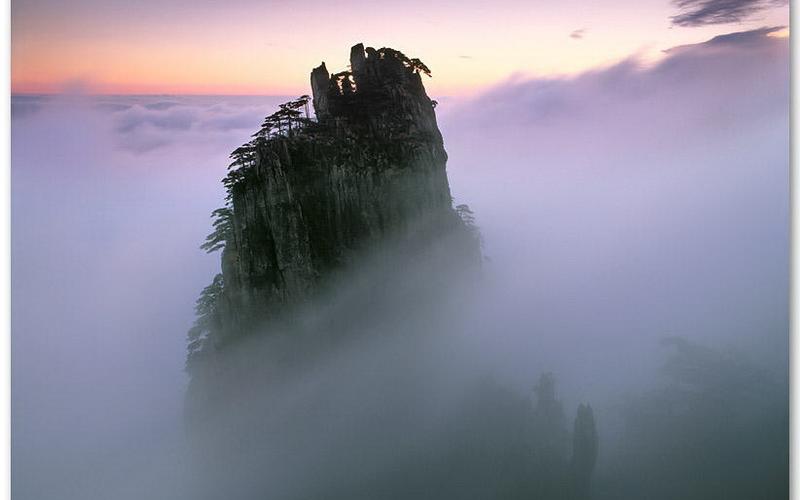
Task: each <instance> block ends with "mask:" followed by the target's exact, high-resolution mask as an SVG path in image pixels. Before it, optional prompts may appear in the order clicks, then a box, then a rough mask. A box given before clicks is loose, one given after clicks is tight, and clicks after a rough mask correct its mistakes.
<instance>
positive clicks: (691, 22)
mask: <svg viewBox="0 0 800 500" xmlns="http://www.w3.org/2000/svg"><path fill="white" fill-rule="evenodd" d="M672 3H673V4H674V5H675V6H676V7H677V8H678V10H679V11H680V13H679V14H676V15H674V16H672V24H674V25H675V26H684V27H689V26H705V25H708V24H727V23H738V22H742V21H744V20H745V19H747V18H749V17H750V16H752V15H753V14H756V13H758V12H761V11H763V10H766V9H769V8H772V7H779V6H781V5H786V3H787V0H673V2H672Z"/></svg>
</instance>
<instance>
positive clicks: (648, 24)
mask: <svg viewBox="0 0 800 500" xmlns="http://www.w3.org/2000/svg"><path fill="white" fill-rule="evenodd" d="M737 2H738V3H737ZM737 2H726V3H725V5H726V6H728V5H730V4H731V3H733V4H735V5H736V8H737V9H739V10H737V11H736V12H733V13H731V12H722V13H720V12H717V11H714V10H713V9H714V8H716V4H717V3H720V4H721V2H719V0H690V1H689V3H695V4H697V5H699V7H701V8H703V9H706V10H705V11H703V13H702V14H703V15H704V16H706V17H704V18H703V19H701V20H700V21H699V22H696V21H697V20H696V19H695V18H689V19H688V21H687V20H686V19H684V20H683V21H681V22H676V21H675V19H674V16H676V15H678V14H679V13H680V11H679V10H678V8H677V7H676V6H675V5H674V4H673V3H670V1H669V0H603V1H595V2H587V1H585V0H581V1H579V0H559V1H557V2H556V1H541V0H524V1H523V0H509V1H503V2H494V1H484V0H459V1H453V0H444V1H436V2H431V1H423V0H405V1H402V2H392V1H375V0H347V1H331V0H328V1H320V0H305V1H288V0H272V1H270V0H234V1H215V0H194V1H191V0H158V1H155V0H139V1H135V2H132V1H129V0H72V1H69V2H64V1H61V0H13V1H12V13H11V24H12V27H11V28H12V29H11V32H12V42H11V46H12V64H11V84H12V91H13V92H15V93H51V92H75V91H80V92H91V93H134V94H149V93H180V94H298V93H304V92H307V87H308V74H309V71H310V69H311V68H312V67H313V66H315V65H317V64H319V62H320V61H322V60H324V61H326V62H327V64H328V67H329V69H331V70H335V69H338V68H341V69H344V68H345V66H346V64H347V54H348V49H349V47H350V46H351V45H353V44H354V43H357V42H364V43H365V44H366V45H373V46H376V47H378V46H390V47H394V48H398V49H400V50H402V51H403V52H405V53H406V54H408V55H409V56H411V57H419V58H421V59H422V60H423V61H425V62H426V64H427V65H428V66H429V67H430V68H431V69H432V70H433V75H434V78H433V79H432V80H431V81H430V82H426V85H427V86H428V88H429V90H430V91H431V94H433V95H444V94H448V95H451V94H452V95H463V94H470V93H472V92H475V91H477V90H480V89H482V88H485V87H486V86H488V85H490V84H492V83H494V82H497V81H498V80H502V79H506V78H509V77H512V76H514V75H526V76H539V77H541V76H548V75H564V74H571V73H576V72H578V71H581V70H586V69H588V68H592V67H596V66H602V65H608V64H611V63H613V62H616V61H619V60H622V59H624V58H626V57H629V56H631V55H638V56H640V57H641V58H642V59H644V60H652V59H655V58H658V57H660V56H661V54H662V53H663V52H662V51H663V50H665V49H668V48H670V47H673V46H676V45H683V44H690V43H697V42H701V41H704V40H707V39H709V38H711V37H713V36H715V35H718V34H722V33H728V32H731V31H742V30H746V29H753V28H757V27H761V26H783V25H788V23H789V8H788V6H787V5H786V4H782V2H781V1H780V0H777V1H775V0H737ZM726 16H727V17H726ZM731 20H732V21H733V22H730V21H731ZM707 22H713V24H706V23H707ZM692 24H697V25H692Z"/></svg>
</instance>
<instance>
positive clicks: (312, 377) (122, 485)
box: [12, 30, 789, 499]
mask: <svg viewBox="0 0 800 500" xmlns="http://www.w3.org/2000/svg"><path fill="white" fill-rule="evenodd" d="M788 68H789V66H788V41H787V39H780V38H774V37H772V36H770V32H769V30H761V31H756V32H747V33H740V34H732V35H729V36H726V37H721V38H718V39H715V40H712V41H709V42H707V43H704V44H698V45H693V46H688V47H682V48H678V49H674V50H673V51H670V52H668V53H667V54H666V55H665V58H664V59H663V60H661V61H660V62H657V63H655V64H653V63H650V64H645V63H644V62H641V61H638V60H636V59H635V58H634V59H631V60H629V61H625V62H622V63H620V64H618V65H614V66H610V67H608V68H602V69H598V70H596V71H593V72H589V73H586V74H582V75H578V76H575V77H570V78H563V79H524V78H517V79H514V80H511V81H509V82H504V83H501V84H499V85H498V86H497V87H496V88H495V89H493V90H491V91H490V92H488V93H487V94H486V95H484V96H482V97H479V98H477V99H476V100H473V101H469V102H461V101H458V100H445V99H442V100H441V102H442V104H441V105H440V106H439V107H437V109H436V111H437V113H438V114H439V117H440V122H441V125H442V131H443V135H444V139H445V147H446V149H447V153H448V155H449V161H448V175H449V179H450V183H451V188H452V192H453V195H454V197H455V199H456V203H468V204H469V205H470V207H471V208H472V210H473V212H474V213H475V216H476V223H477V225H478V226H479V228H480V231H481V234H482V238H483V246H484V253H485V254H486V256H487V257H488V260H487V261H486V262H484V263H483V264H482V266H481V276H482V277H481V278H480V279H477V280H474V279H473V278H474V277H472V276H470V278H469V280H466V279H465V277H464V276H463V275H462V274H461V273H460V272H459V271H458V270H454V269H450V270H448V271H447V272H444V271H443V270H444V269H447V266H446V263H447V259H446V256H445V257H442V258H443V259H444V263H445V265H443V266H439V265H438V264H436V262H439V261H437V260H436V259H433V260H429V259H427V258H424V257H414V258H409V259H407V260H397V257H396V256H394V257H390V256H389V255H390V254H387V253H381V252H376V253H375V254H372V255H370V254H365V255H363V258H362V259H361V260H360V262H361V264H362V267H361V269H360V271H358V272H354V273H353V274H349V273H348V274H347V275H346V276H343V277H342V279H341V280H340V281H337V282H336V283H335V284H334V285H332V288H331V289H330V290H329V291H328V292H327V293H326V294H325V295H324V297H325V298H327V300H323V301H322V302H317V303H315V304H314V306H313V309H307V310H305V311H302V312H301V313H300V314H299V315H298V318H300V319H299V320H298V324H293V325H289V326H287V327H286V329H285V330H284V331H283V332H281V331H277V332H276V333H275V334H274V335H272V336H271V337H270V338H268V339H264V340H263V341H260V342H254V343H252V344H251V343H246V344H243V346H242V347H241V349H239V350H237V351H236V353H232V354H231V357H232V358H231V360H232V362H231V365H232V366H240V367H242V370H243V371H242V372H241V373H246V372H247V370H248V369H251V368H252V369H253V371H252V372H250V373H251V374H254V373H255V374H257V373H260V372H259V370H261V369H265V368H264V366H279V367H280V366H283V367H286V366H288V367H290V369H284V368H279V369H276V371H278V372H279V373H278V374H277V375H278V376H276V374H275V373H269V376H270V380H274V382H272V383H270V384H268V385H267V384H261V383H260V382H259V379H258V378H257V377H252V378H251V379H248V380H240V382H239V385H226V387H227V388H228V390H229V392H230V398H231V399H230V402H229V403H230V404H229V405H227V406H223V407H221V408H219V411H221V412H228V413H230V415H232V416H234V417H235V418H236V419H240V420H239V421H240V422H241V426H240V427H237V425H230V426H229V427H226V428H224V429H219V428H217V431H218V432H219V436H220V441H215V439H216V438H215V436H214V434H213V433H212V434H210V435H209V436H208V439H209V442H208V443H207V444H208V445H209V446H212V449H214V448H213V447H214V446H218V448H217V450H218V456H217V457H214V455H213V453H212V454H206V455H201V454H198V453H196V452H195V450H193V449H191V448H189V447H188V443H187V442H186V441H185V439H184V434H183V432H184V421H183V415H182V405H183V396H184V391H185V389H186V377H185V375H184V374H183V372H182V370H183V368H184V355H185V339H184V335H183V332H185V330H186V329H187V328H188V327H189V325H190V324H191V323H192V319H193V313H192V306H193V304H192V302H193V300H194V297H196V294H197V292H199V291H200V290H201V289H202V287H203V286H204V285H205V284H207V283H208V282H209V281H210V278H211V277H212V276H213V275H214V274H215V273H216V272H217V271H218V262H217V259H216V258H215V257H213V256H211V257H209V256H206V255H204V254H203V253H202V251H200V250H199V249H197V250H195V249H196V248H197V246H198V245H199V244H200V243H201V242H202V241H203V238H204V237H205V235H206V234H207V232H208V229H209V219H207V218H206V216H207V214H209V213H210V212H211V210H213V209H214V208H216V207H217V206H218V203H219V200H220V199H221V198H222V196H224V193H223V190H222V188H221V187H220V186H219V185H218V183H217V181H218V180H219V178H220V177H222V176H223V175H224V166H225V165H227V163H228V160H227V153H228V152H229V151H231V150H232V149H233V148H235V147H236V146H238V145H239V144H240V143H241V140H242V137H243V136H246V135H248V134H249V133H250V132H252V130H254V129H256V128H257V126H258V124H259V122H260V120H261V119H262V117H263V116H264V115H266V114H268V113H270V112H271V111H272V109H273V108H274V106H275V105H276V103H277V102H282V101H283V100H284V99H274V100H261V99H258V98H254V100H253V101H250V102H243V101H242V100H239V101H237V102H229V101H230V100H227V99H225V98H223V99H220V100H217V99H218V98H202V99H201V98H184V97H180V96H172V97H168V98H165V97H152V98H151V97H135V98H129V97H102V98H100V97H82V98H68V99H57V98H42V97H31V98H24V99H23V98H18V97H15V98H14V101H13V102H12V107H13V109H14V118H13V121H12V154H13V156H12V162H13V169H12V189H13V195H12V232H13V235H12V263H13V266H14V273H13V277H12V293H13V296H14V301H13V304H12V321H13V326H12V335H13V339H12V340H13V345H12V354H13V357H14V361H13V367H12V369H13V371H12V376H13V381H12V383H13V386H12V390H13V394H12V419H13V420H12V423H13V429H12V439H13V445H12V446H13V447H12V453H13V455H12V461H13V471H12V473H13V481H14V483H13V484H14V485H13V488H14V497H15V498H20V499H25V498H37V499H39V498H54V497H56V496H58V497H61V498H75V499H78V498H80V499H86V498H109V497H113V498H140V497H141V495H143V494H146V495H147V496H150V497H153V498H182V497H186V498H196V497H198V496H202V495H203V494H210V493H211V492H219V490H220V489H226V490H227V491H225V493H228V497H229V498H233V497H240V498H251V497H253V496H255V495H256V492H257V491H262V488H267V489H268V491H271V492H272V493H273V496H275V497H277V498H281V497H283V498H297V497H303V495H306V497H308V495H311V496H325V497H327V498H335V495H334V492H344V493H342V494H348V493H352V492H353V491H357V490H358V488H362V489H361V491H364V488H367V491H371V492H375V491H379V492H382V493H387V492H389V493H391V492H396V493H397V494H398V495H401V493H402V492H408V491H410V490H413V489H414V488H415V487H417V490H416V491H415V494H417V495H418V496H421V495H423V494H429V495H431V496H433V497H437V496H436V493H437V491H436V490H435V489H431V487H430V486H428V485H430V484H434V483H436V482H437V479H438V478H442V477H447V478H448V484H450V485H456V486H454V488H457V486H458V485H459V484H461V485H462V487H463V490H460V493H464V492H473V493H474V494H475V495H479V494H480V492H481V491H483V490H481V489H480V487H479V486H480V485H479V484H478V483H482V484H494V485H502V484H510V483H507V482H505V481H506V480H507V479H508V478H509V477H510V476H513V477H516V478H520V477H521V478H523V481H528V480H532V479H535V478H536V477H537V474H539V476H538V477H540V478H541V477H558V473H555V474H554V475H552V476H542V475H541V465H535V466H530V467H529V465H528V464H529V463H530V462H528V460H531V459H532V458H531V457H529V456H528V455H527V453H528V451H529V450H530V449H533V447H532V446H529V445H530V444H531V443H530V442H526V441H525V440H524V439H520V436H521V435H522V436H526V435H529V434H527V433H528V432H529V431H531V432H533V431H532V430H530V429H527V428H526V426H527V425H529V424H531V422H533V421H534V420H535V417H534V414H535V411H536V410H535V409H536V407H537V398H536V394H535V393H534V392H533V389H534V388H535V387H536V386H537V384H538V383H539V381H540V377H541V375H542V374H543V373H548V372H551V373H553V374H554V379H555V394H556V398H557V399H558V402H559V404H560V405H561V407H562V409H563V418H562V417H560V416H556V417H555V418H554V419H552V422H554V423H555V424H556V426H555V427H556V428H558V429H560V431H559V432H561V430H563V429H566V434H565V439H564V440H563V442H566V443H568V444H567V445H566V448H567V449H566V450H565V451H563V452H562V451H559V452H558V453H556V454H554V455H553V456H554V457H556V459H554V460H553V461H552V463H554V464H556V465H554V466H553V467H555V468H558V467H561V468H564V467H565V466H566V464H568V463H569V459H570V456H571V454H572V450H571V449H570V444H571V443H572V440H571V438H570V434H574V433H575V432H574V423H575V422H574V420H575V417H576V414H577V408H578V405H579V404H580V403H589V404H591V406H592V410H593V414H594V418H595V420H596V423H597V432H598V438H599V454H598V458H597V460H598V461H597V467H596V470H595V474H594V476H593V480H592V485H593V490H592V495H593V497H594V498H641V497H642V496H643V492H646V493H647V494H648V495H649V497H651V498H675V497H681V498H708V497H710V496H718V494H720V492H722V494H723V495H724V496H725V497H726V498H754V497H758V498H779V497H783V498H785V497H786V495H785V494H784V493H785V491H786V487H787V486H786V485H787V479H786V478H787V473H788V465H787V461H786V456H787V455H786V449H787V448H786V445H787V443H788V423H787V422H788V421H787V420H786V416H787V414H788V411H787V405H788V394H787V390H786V387H787V381H788V354H787V346H788V221H789V218H788V217H789V216H788V213H789V212H788V206H789V197H788V172H789V170H788V168H789V160H788V151H789V142H788V133H787V131H788ZM434 69H435V68H434ZM232 101H236V100H235V99H233V100H232ZM434 277H435V278H436V279H435V281H437V283H438V284H437V285H436V286H435V287H431V286H429V285H430V281H431V280H432V279H433V278H434ZM468 283H469V285H468ZM365 284H366V285H365ZM386 290H389V291H390V293H388V294H387V293H384V292H385V291H386ZM379 292H380V293H379ZM395 292H396V293H395ZM434 299H435V300H434ZM359 318H361V319H362V320H363V323H361V324H358V325H353V324H351V323H350V322H349V321H350V320H351V319H352V320H353V321H355V322H356V323H357V322H358V321H357V320H358V319H359ZM381 318H383V320H381ZM332 324H334V325H335V326H336V328H337V329H339V330H343V331H350V330H352V331H354V332H355V333H353V338H354V339H355V340H354V341H352V342H338V341H333V340H331V339H330V338H328V337H326V336H325V335H324V332H326V331H329V330H330V329H331V325H332ZM676 337H677V338H678V339H681V340H675V338H676ZM322 338H326V340H324V341H322V340H320V339H322ZM665 338H666V339H673V340H667V341H666V343H665V344H662V340H663V339H665ZM287 339H288V340H287ZM309 351H315V352H317V353H318V354H316V355H312V354H313V352H312V353H311V354H310V353H309ZM320 352H321V353H322V354H319V353H320ZM304 360H305V361H304ZM262 365H263V366H262ZM253 367H255V368H253ZM662 367H664V368H662ZM228 380H229V378H228V376H227V375H226V376H221V377H220V381H228ZM234 422H236V420H234ZM213 428H214V427H213V426H212V429H213ZM245 428H247V429H253V428H255V429H261V432H260V433H258V434H255V435H254V434H252V433H250V432H249V431H248V432H244V431H243V430H242V429H245ZM254 436H255V437H254ZM223 438H224V439H223ZM229 438H230V439H229ZM563 442H562V444H563ZM263 443H271V445H272V446H263V447H262V446H259V445H260V444H263ZM487 450H488V451H487ZM509 453H510V455H509ZM508 456H514V457H516V459H514V460H504V459H502V458H501V457H508ZM250 458H254V460H249V459H250ZM207 459H208V460H210V464H211V465H212V466H213V467H212V468H211V469H210V470H211V472H209V473H208V474H207V475H205V476H203V475H198V474H197V472H196V470H197V469H195V466H196V465H197V464H196V462H197V461H199V462H200V463H199V465H200V466H201V467H206V466H208V465H209V462H204V461H205V460H207ZM255 459H257V460H255ZM206 470H208V469H206ZM531 470H532V471H534V472H533V473H532V474H531V475H527V471H531ZM412 473H413V474H412ZM426 474H427V475H426ZM411 477H416V478H417V481H418V482H414V481H410V480H409V481H404V479H405V478H411ZM460 481H461V482H460ZM265 485H266V486H265ZM420 485H425V486H420ZM542 487H543V486H542V485H541V483H537V484H536V485H535V486H531V488H542ZM544 487H545V488H546V486H544ZM269 488H272V489H269ZM354 489H355V490H354ZM449 491H457V490H449ZM523 491H524V490H523ZM387 494H388V493H387ZM418 496H417V497H418ZM443 496H446V495H442V494H439V495H438V497H437V498H441V497H443ZM401 497H402V496H401ZM349 498H352V497H349Z"/></svg>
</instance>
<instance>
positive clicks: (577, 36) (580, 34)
mask: <svg viewBox="0 0 800 500" xmlns="http://www.w3.org/2000/svg"><path fill="white" fill-rule="evenodd" d="M586 31H587V30H586V28H581V29H579V30H575V31H573V32H572V33H570V34H569V37H570V38H572V39H573V40H580V39H582V38H583V37H584V36H585V35H586Z"/></svg>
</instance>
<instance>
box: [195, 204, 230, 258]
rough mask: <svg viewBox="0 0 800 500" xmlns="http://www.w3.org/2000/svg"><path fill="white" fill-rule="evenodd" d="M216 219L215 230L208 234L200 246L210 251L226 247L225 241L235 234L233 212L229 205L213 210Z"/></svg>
mask: <svg viewBox="0 0 800 500" xmlns="http://www.w3.org/2000/svg"><path fill="white" fill-rule="evenodd" d="M211 217H212V218H213V219H214V222H213V226H214V230H213V231H212V232H211V234H209V235H208V236H206V241H205V243H203V244H202V245H200V248H201V249H203V250H205V251H206V252H208V253H212V252H216V251H217V250H221V249H223V248H225V242H226V241H228V238H229V237H230V236H231V234H233V212H232V211H231V209H230V208H228V207H222V208H218V209H216V210H214V211H213V212H211Z"/></svg>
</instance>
